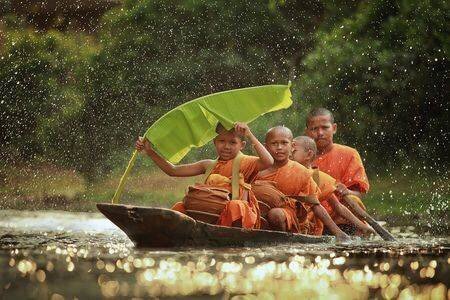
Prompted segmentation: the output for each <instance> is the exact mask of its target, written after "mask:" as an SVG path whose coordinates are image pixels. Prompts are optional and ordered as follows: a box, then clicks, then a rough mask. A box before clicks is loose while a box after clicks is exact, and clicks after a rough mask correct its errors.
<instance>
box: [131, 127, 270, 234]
mask: <svg viewBox="0 0 450 300" xmlns="http://www.w3.org/2000/svg"><path fill="white" fill-rule="evenodd" d="M217 133H218V136H217V137H215V138H214V146H215V149H216V152H217V155H218V160H217V161H214V160H208V159H207V160H201V161H198V162H195V163H191V164H180V165H173V164H172V163H170V162H168V161H167V160H165V159H164V158H163V157H161V156H160V155H159V154H158V153H157V152H156V151H154V150H153V148H152V147H151V145H150V143H149V141H148V140H147V139H142V138H140V139H138V140H137V141H136V149H137V150H138V151H144V153H145V154H147V155H148V156H149V157H150V158H151V159H152V160H153V161H154V162H155V163H156V165H157V166H158V167H159V168H160V169H161V170H162V171H163V172H164V173H166V174H167V175H169V176H175V177H188V176H196V175H200V174H205V173H206V172H207V171H208V169H209V168H210V167H211V166H212V169H211V170H210V171H209V172H210V174H209V176H208V178H207V179H206V181H205V183H206V184H207V185H211V186H220V187H226V188H228V189H230V190H231V180H232V175H233V174H232V169H233V162H234V161H235V160H236V159H240V163H239V185H240V191H239V196H238V198H236V199H231V200H230V201H228V202H227V203H226V205H225V207H224V209H223V211H222V212H221V214H220V217H219V220H218V224H219V225H223V226H234V227H244V228H259V209H258V203H257V201H256V199H255V197H254V195H253V193H252V192H251V190H250V185H249V183H251V182H252V181H253V180H254V179H255V177H256V175H257V174H258V172H259V171H261V170H264V169H267V168H268V167H270V166H271V165H272V164H273V158H272V156H271V155H270V153H269V152H268V151H267V150H266V148H265V147H264V146H263V145H262V144H261V143H260V142H259V141H258V139H257V138H256V137H255V136H254V135H253V133H252V132H251V131H250V128H249V127H248V126H247V124H245V123H236V125H235V127H234V129H231V130H226V129H225V128H224V127H223V126H221V125H219V126H218V129H217ZM244 137H247V138H248V139H249V140H250V142H251V143H252V145H253V146H254V149H255V151H256V153H257V154H258V157H256V156H247V155H243V154H242V153H241V152H240V151H241V150H242V149H243V148H244V147H245V144H246V142H245V141H244V140H243V138H244ZM244 197H245V198H247V199H243V198H244ZM172 209H174V210H177V211H180V212H185V211H186V209H185V207H184V204H183V203H182V202H178V203H176V204H175V206H174V207H173V208H172Z"/></svg>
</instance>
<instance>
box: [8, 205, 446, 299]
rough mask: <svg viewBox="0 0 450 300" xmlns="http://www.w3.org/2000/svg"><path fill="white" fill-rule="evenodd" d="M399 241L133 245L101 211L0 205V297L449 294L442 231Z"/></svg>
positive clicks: (407, 233)
mask: <svg viewBox="0 0 450 300" xmlns="http://www.w3.org/2000/svg"><path fill="white" fill-rule="evenodd" d="M391 231H392V232H393V233H394V235H395V236H396V237H397V238H398V241H397V242H390V243H388V242H384V241H382V240H381V239H379V238H372V239H369V240H360V239H359V240H355V241H353V242H352V243H351V244H346V245H338V244H318V245H301V244H295V245H292V244H282V245H277V246H271V247H257V248H256V247H255V248H219V249H217V248H210V249H199V248H176V249H174V248H172V249H136V248H135V247H134V246H133V244H132V243H131V241H130V240H129V239H128V238H127V236H126V235H125V234H124V233H122V231H120V230H119V229H118V228H117V227H116V226H115V225H114V224H112V223H111V222H110V221H109V220H107V219H106V218H104V217H103V216H102V215H101V214H98V213H73V212H62V211H45V212H39V211H38V212H28V211H1V212H0V295H1V296H3V297H4V299H19V298H21V299H28V298H34V299H35V298H37V299H74V298H78V299H86V298H100V297H104V298H118V297H130V298H131V297H148V296H152V297H177V298H179V297H184V296H186V297H189V298H190V299H192V298H198V299H203V298H210V297H213V298H217V299H224V298H225V299H228V298H232V299H253V298H255V299H256V298H258V299H289V298H292V299H297V298H298V297H299V296H301V297H303V298H306V297H310V298H323V299H349V298H352V299H367V298H384V299H392V298H400V299H412V298H417V297H424V298H427V297H428V298H432V299H447V298H449V297H450V294H449V287H450V282H449V278H450V269H449V265H450V256H449V244H450V243H449V241H450V238H449V236H445V235H444V236H439V237H433V236H431V235H430V234H427V233H426V232H420V233H418V230H417V229H416V228H414V227H413V226H402V227H394V228H391Z"/></svg>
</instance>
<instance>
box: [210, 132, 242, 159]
mask: <svg viewBox="0 0 450 300" xmlns="http://www.w3.org/2000/svg"><path fill="white" fill-rule="evenodd" d="M214 146H216V152H217V154H218V155H219V159H220V160H230V159H234V158H235V157H236V155H238V153H239V151H241V150H242V149H243V148H244V147H245V141H243V140H241V138H240V137H239V136H238V135H237V134H236V133H235V132H234V131H225V130H224V131H222V132H220V134H219V135H218V136H217V137H216V138H215V139H214Z"/></svg>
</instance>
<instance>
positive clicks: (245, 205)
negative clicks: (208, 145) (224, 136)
mask: <svg viewBox="0 0 450 300" xmlns="http://www.w3.org/2000/svg"><path fill="white" fill-rule="evenodd" d="M258 160H259V158H258V157H256V156H248V155H242V158H241V163H240V167H239V177H240V180H239V199H233V200H231V201H229V202H227V204H226V205H225V208H224V210H223V211H222V213H221V214H220V217H219V220H218V223H217V224H218V225H222V226H231V225H232V223H233V222H235V221H238V220H241V222H242V227H243V228H247V229H252V228H259V226H260V221H259V208H258V202H257V200H256V198H255V196H254V194H253V193H252V191H251V186H250V185H249V183H251V182H253V180H254V179H255V177H256V175H257V174H258V163H257V162H258ZM232 167H233V160H227V161H221V160H219V161H217V164H216V165H215V166H214V168H213V169H212V170H211V174H210V175H209V176H208V178H207V179H206V180H205V183H206V184H208V185H212V186H218V187H224V188H227V189H229V191H230V192H231V177H232ZM215 175H221V176H215ZM227 179H228V180H227ZM243 198H247V199H244V200H242V199H243ZM172 209H173V210H176V211H179V212H182V213H186V210H185V208H184V205H183V202H177V203H176V204H175V205H174V206H173V207H172Z"/></svg>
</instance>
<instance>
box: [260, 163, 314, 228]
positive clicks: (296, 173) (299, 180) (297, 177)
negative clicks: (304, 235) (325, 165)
mask: <svg viewBox="0 0 450 300" xmlns="http://www.w3.org/2000/svg"><path fill="white" fill-rule="evenodd" d="M256 179H257V180H268V181H273V182H275V183H276V184H277V188H278V189H279V190H280V191H281V192H282V193H283V194H285V195H286V196H310V197H311V196H312V197H315V198H317V197H318V195H319V193H320V190H319V189H318V187H317V185H316V183H315V182H314V180H313V178H312V172H311V171H310V170H308V169H307V168H305V167H304V166H302V165H301V164H299V163H297V162H295V161H292V160H289V162H288V163H287V164H285V165H284V166H282V167H281V168H278V169H276V170H274V171H263V172H261V173H259V174H258V177H257V178H256ZM282 209H283V211H284V214H285V216H286V225H287V226H286V227H287V230H288V231H291V232H300V231H301V225H300V224H299V223H298V219H297V213H296V209H295V202H293V203H290V206H289V207H283V208H282Z"/></svg>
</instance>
